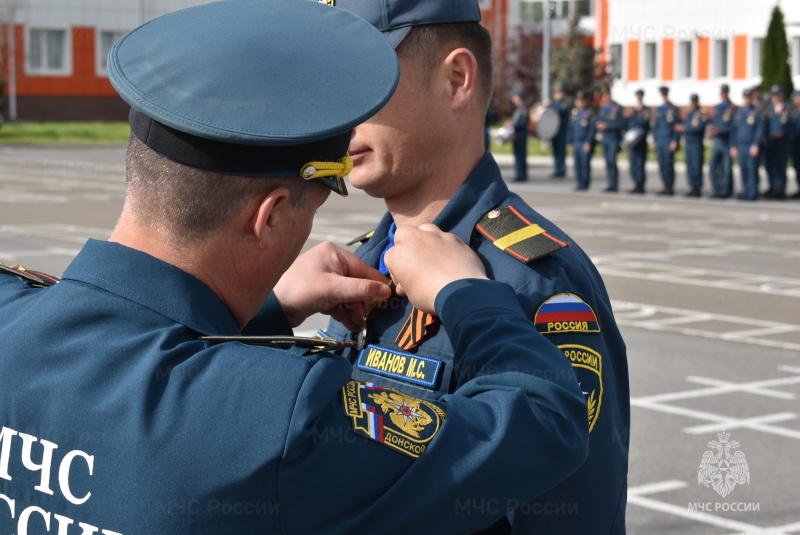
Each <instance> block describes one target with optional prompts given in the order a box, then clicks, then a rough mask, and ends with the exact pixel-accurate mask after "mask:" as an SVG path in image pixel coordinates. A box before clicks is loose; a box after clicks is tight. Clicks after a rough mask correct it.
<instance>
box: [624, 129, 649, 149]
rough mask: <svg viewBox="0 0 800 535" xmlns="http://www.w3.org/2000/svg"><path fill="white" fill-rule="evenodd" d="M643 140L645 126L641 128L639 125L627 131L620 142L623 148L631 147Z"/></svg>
mask: <svg viewBox="0 0 800 535" xmlns="http://www.w3.org/2000/svg"><path fill="white" fill-rule="evenodd" d="M643 140H644V128H640V127H638V126H637V127H635V128H631V129H630V130H628V131H627V132H625V135H624V136H622V141H621V142H620V145H621V146H622V148H623V149H630V148H632V147H635V146H636V145H638V144H639V143H641V142H642V141H643Z"/></svg>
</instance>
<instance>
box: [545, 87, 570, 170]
mask: <svg viewBox="0 0 800 535" xmlns="http://www.w3.org/2000/svg"><path fill="white" fill-rule="evenodd" d="M549 105H550V107H551V108H553V109H554V110H556V112H558V117H559V118H560V119H561V122H560V123H559V125H558V133H557V134H556V137H554V138H553V139H552V141H551V143H552V145H553V163H554V164H555V169H554V172H553V175H552V176H551V178H564V177H565V176H566V175H567V130H568V129H569V110H570V108H569V104H568V103H567V95H566V93H565V92H564V88H563V87H561V86H558V87H556V89H555V91H553V101H552V102H550V103H549Z"/></svg>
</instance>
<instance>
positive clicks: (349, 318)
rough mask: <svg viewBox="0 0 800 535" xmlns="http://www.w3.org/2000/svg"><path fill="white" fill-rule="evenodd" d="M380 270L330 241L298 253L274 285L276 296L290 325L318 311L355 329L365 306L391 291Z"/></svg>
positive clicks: (389, 295) (384, 298) (387, 296)
mask: <svg viewBox="0 0 800 535" xmlns="http://www.w3.org/2000/svg"><path fill="white" fill-rule="evenodd" d="M386 283H387V280H386V277H384V276H383V275H382V274H381V272H380V271H378V270H377V269H373V268H371V267H369V266H368V265H367V264H365V263H364V262H363V261H362V260H361V259H360V258H358V257H357V256H356V255H354V254H353V253H351V252H349V251H345V250H344V249H340V248H339V247H336V246H335V245H333V244H332V243H329V242H325V243H321V244H319V245H317V246H316V247H314V248H313V249H311V250H309V251H308V252H306V253H305V254H303V255H301V256H300V257H298V259H297V260H295V262H294V264H292V266H291V267H290V268H289V269H288V270H287V271H286V273H284V274H283V277H281V280H280V281H278V284H277V285H276V286H275V289H274V293H275V297H277V298H278V302H279V303H280V304H281V308H282V309H283V313H284V315H285V316H286V319H287V320H289V324H290V325H291V326H292V327H297V326H298V325H300V324H301V323H303V321H304V320H305V319H306V318H307V317H309V316H311V315H312V314H315V313H317V312H322V313H323V314H328V315H330V316H331V317H333V319H335V320H337V321H339V322H341V323H342V324H344V325H345V326H346V327H347V328H348V329H350V330H351V331H357V330H358V329H359V327H360V326H361V319H362V317H363V316H364V311H365V309H366V307H367V306H369V305H370V304H371V303H374V302H376V301H385V300H386V299H389V297H391V295H392V290H391V288H389V286H388V285H387V284H386Z"/></svg>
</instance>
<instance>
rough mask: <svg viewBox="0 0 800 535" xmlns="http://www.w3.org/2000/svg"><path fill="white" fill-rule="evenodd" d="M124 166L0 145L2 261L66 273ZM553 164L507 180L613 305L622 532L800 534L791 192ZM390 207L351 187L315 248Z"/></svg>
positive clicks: (111, 157) (318, 224) (119, 154)
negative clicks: (625, 448) (625, 420)
mask: <svg viewBox="0 0 800 535" xmlns="http://www.w3.org/2000/svg"><path fill="white" fill-rule="evenodd" d="M498 160H499V161H500V163H501V167H502V168H503V171H504V176H506V177H507V178H509V179H510V178H511V177H512V176H513V175H512V173H513V171H512V161H511V159H510V158H509V157H507V156H499V157H498ZM623 167H624V166H623ZM124 171H125V168H124V147H122V146H113V147H102V146H91V147H47V148H44V147H7V146H6V147H0V261H3V262H4V263H6V264H15V263H21V264H23V265H26V266H28V267H31V268H33V269H37V270H39V271H43V272H45V273H51V274H53V275H60V274H61V273H62V272H63V270H64V268H65V267H66V266H67V265H68V263H69V262H70V260H71V259H72V258H73V257H74V256H75V254H77V252H78V251H79V249H80V248H81V246H82V245H83V243H84V242H85V241H86V240H87V239H88V238H95V239H107V238H108V236H109V234H110V233H111V230H112V228H113V226H114V224H115V222H116V219H117V216H118V215H119V212H120V209H121V207H122V201H123V196H124ZM550 172H551V167H550V165H549V162H548V161H547V160H546V159H536V158H532V159H531V179H530V181H529V182H527V183H524V184H513V183H510V187H511V189H512V190H514V191H516V192H518V193H519V194H520V195H521V196H522V197H523V198H524V199H525V200H526V201H527V202H528V203H530V204H531V205H532V206H533V207H534V208H536V209H537V210H539V211H540V212H541V213H543V214H544V215H545V216H546V217H548V218H549V219H550V220H551V221H553V222H555V223H556V224H558V225H559V226H561V227H562V228H563V229H564V230H566V231H567V232H568V233H569V234H570V235H571V236H572V238H573V240H574V241H575V242H577V243H578V244H580V245H581V246H582V247H583V248H584V250H586V252H587V253H588V254H589V256H590V257H591V258H592V260H593V261H594V262H595V264H596V265H597V266H598V268H599V270H600V273H601V274H602V275H603V278H604V280H605V282H606V286H607V287H608V291H609V294H610V295H611V298H612V300H613V302H614V303H613V304H614V310H615V315H616V318H617V321H618V323H619V324H620V325H621V328H622V333H623V336H624V338H625V341H626V343H627V346H628V359H629V366H630V380H631V416H632V425H631V429H630V430H620V436H621V437H622V436H624V435H628V436H629V437H630V440H631V458H630V473H629V480H628V484H629V493H628V520H627V524H628V533H630V534H636V535H638V534H647V535H651V534H655V535H667V534H676V535H677V534H680V535H727V534H730V535H733V534H736V535H744V534H748V535H757V534H758V535H762V534H763V535H766V534H769V535H779V534H797V533H800V491H798V481H800V463H798V462H797V458H798V456H799V455H800V417H799V416H798V413H800V402H798V399H799V398H800V201H797V200H786V201H766V200H759V201H756V202H746V201H737V200H732V199H731V200H714V199H710V198H708V197H703V198H700V199H687V198H684V197H683V196H682V195H683V193H684V192H685V191H686V190H687V189H688V188H687V187H686V180H685V176H684V173H683V172H682V168H681V167H680V166H679V167H678V176H679V178H678V182H677V184H676V191H677V194H676V195H675V196H674V197H660V196H657V195H655V193H654V192H655V191H657V190H659V189H660V182H659V180H658V177H657V172H656V169H655V167H648V179H647V188H648V192H653V193H647V194H646V195H643V196H638V195H636V196H635V195H629V194H627V193H625V191H626V190H628V189H630V179H629V176H628V173H627V169H625V168H623V169H621V172H620V186H621V188H620V189H621V192H620V193H615V194H611V193H604V192H603V191H602V190H603V189H604V188H605V186H606V184H605V176H604V169H603V167H602V162H601V158H598V157H595V159H594V168H593V177H592V181H593V182H592V186H591V189H590V190H589V191H588V192H575V191H573V189H574V180H573V179H571V178H569V177H568V178H566V179H561V180H558V179H549V178H547V176H548V175H549V174H550ZM792 175H793V174H792V173H791V172H790V176H792ZM706 180H707V177H706ZM791 183H792V186H791V187H790V188H789V193H793V192H794V191H795V182H794V180H793V178H792V179H791ZM762 186H763V184H762ZM705 193H706V195H707V194H708V188H707V187H706V191H705ZM383 211H384V210H383V204H382V202H381V201H379V200H375V199H371V198H369V197H367V196H366V195H364V194H363V193H361V192H359V191H355V190H353V189H352V188H351V194H350V197H349V198H347V199H341V198H338V197H336V196H334V195H332V196H331V197H330V200H329V201H328V202H327V203H326V204H325V205H323V207H322V208H321V209H320V210H319V211H318V216H317V218H316V220H315V223H314V228H313V231H312V233H311V237H310V239H309V244H308V245H309V246H310V245H313V244H316V243H318V242H320V241H324V240H329V241H332V242H334V243H336V244H338V245H341V246H344V245H345V243H346V242H348V241H349V240H351V239H353V238H354V237H356V236H359V235H361V234H363V233H364V232H366V231H368V230H370V229H372V228H373V227H374V225H375V224H376V223H377V221H378V220H379V219H380V217H381V215H382V213H383ZM324 325H325V320H324V319H323V318H320V317H314V318H311V319H310V320H309V321H307V322H306V323H305V324H304V325H303V326H301V328H300V329H299V331H300V332H302V333H310V332H313V331H314V330H315V329H316V328H317V327H321V326H324ZM723 431H724V433H723ZM720 444H722V445H723V446H724V445H727V446H728V449H727V452H728V455H729V456H726V457H725V458H726V459H727V460H728V461H729V466H730V467H731V468H730V470H729V472H730V473H734V472H735V473H736V474H738V475H739V476H740V477H743V476H742V474H744V473H745V472H744V471H743V464H744V463H743V462H742V460H743V459H744V462H746V466H747V470H746V474H747V478H744V479H740V480H739V481H740V482H736V481H735V480H734V479H732V478H731V477H727V478H726V473H725V472H724V471H720V470H719V469H717V468H716V465H715V467H712V470H711V472H708V471H706V472H705V475H706V476H708V478H709V479H714V478H716V481H717V483H720V482H722V483H723V484H722V485H721V486H720V485H719V484H718V485H716V487H715V485H713V484H709V485H708V486H705V485H703V484H700V483H699V479H698V472H699V470H700V468H701V464H702V461H703V459H704V456H705V454H706V452H709V451H711V452H713V453H715V454H717V453H719V452H720V451H722V450H721V449H720V450H717V449H716V446H718V445H720ZM737 452H740V453H741V454H742V455H738V456H734V454H735V453H737ZM725 483H727V485H726V484H725ZM597 492H603V489H602V488H598V489H597ZM543 514H559V512H558V511H551V512H549V513H548V511H543Z"/></svg>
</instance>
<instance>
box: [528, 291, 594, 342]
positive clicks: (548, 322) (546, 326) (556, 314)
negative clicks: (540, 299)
mask: <svg viewBox="0 0 800 535" xmlns="http://www.w3.org/2000/svg"><path fill="white" fill-rule="evenodd" d="M533 323H534V324H535V325H536V330H538V331H539V332H540V333H542V334H555V333H599V332H600V325H599V324H598V323H597V315H596V314H595V313H594V310H592V307H590V306H589V305H587V304H586V302H585V301H584V300H583V299H581V298H580V297H578V296H577V295H575V294H571V293H563V294H557V295H554V296H552V297H550V298H549V299H547V300H546V301H545V302H544V303H542V305H541V306H540V307H539V310H537V311H536V316H534V318H533Z"/></svg>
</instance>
